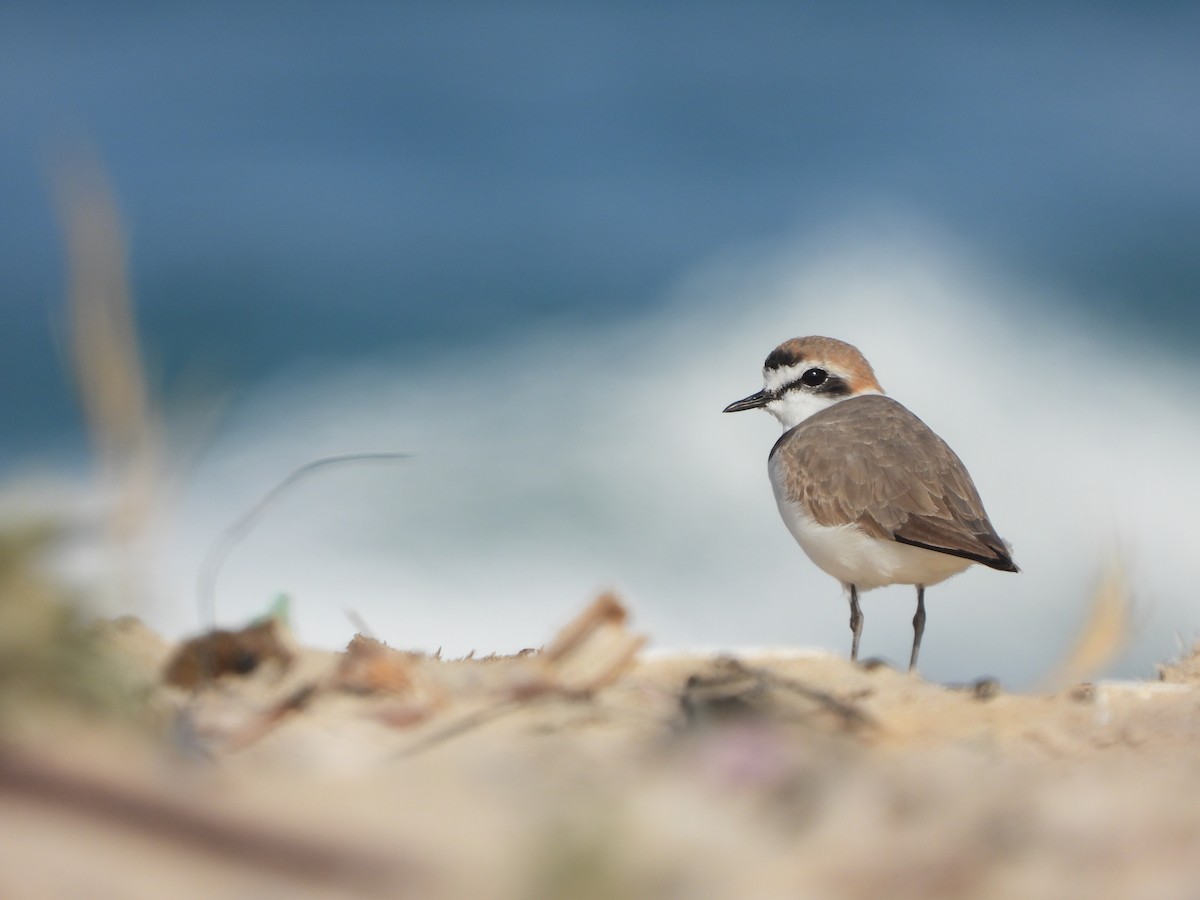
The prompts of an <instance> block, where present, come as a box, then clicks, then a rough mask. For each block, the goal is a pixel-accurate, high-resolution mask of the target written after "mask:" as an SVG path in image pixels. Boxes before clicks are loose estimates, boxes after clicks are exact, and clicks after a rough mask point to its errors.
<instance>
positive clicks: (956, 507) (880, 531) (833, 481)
mask: <svg viewBox="0 0 1200 900" xmlns="http://www.w3.org/2000/svg"><path fill="white" fill-rule="evenodd" d="M763 383H764V386H763V389H762V390H761V391H758V392H757V393H754V394H751V395H750V396H749V397H745V398H743V399H741V400H737V401H735V402H733V403H730V404H729V405H728V406H727V407H725V409H724V412H727V413H731V412H742V411H744V410H748V409H765V410H766V411H767V412H769V413H770V414H771V415H773V416H774V417H775V418H776V419H778V420H779V422H780V424H781V425H783V429H784V430H783V434H782V435H781V436H780V438H779V440H777V441H776V442H775V445H774V446H773V447H772V448H771V453H770V455H769V457H768V463H767V468H768V471H769V473H770V477H771V486H772V488H773V489H774V492H775V500H776V503H777V504H778V506H779V514H780V516H782V518H783V521H784V524H785V525H786V526H787V528H788V530H789V531H790V532H791V533H792V536H793V537H794V538H795V539H796V542H797V543H798V544H799V545H800V547H801V548H802V549H803V550H804V552H805V553H806V554H807V555H808V557H809V558H810V559H811V560H812V561H813V562H814V563H816V565H817V566H818V567H819V568H820V569H822V570H823V571H825V572H826V573H828V574H829V575H832V576H833V577H834V578H836V579H838V581H840V582H841V583H842V586H843V588H844V589H845V591H846V594H847V596H848V598H849V601H850V631H851V633H852V635H853V638H852V642H851V645H850V659H851V661H854V662H857V660H858V645H859V641H860V639H861V638H862V628H863V614H862V609H861V607H860V606H859V601H858V596H859V594H860V593H862V592H865V591H869V590H873V589H875V588H879V587H885V586H887V585H893V584H907V585H914V586H915V587H916V589H917V611H916V614H915V615H914V616H913V620H912V624H913V643H912V653H911V654H910V657H909V670H910V671H912V670H913V669H915V668H916V665H917V657H918V655H919V654H920V652H921V639H922V637H923V636H924V634H925V589H926V588H927V587H930V586H931V585H935V584H938V583H940V582H942V581H945V580H946V579H947V578H950V577H951V576H953V575H957V574H958V573H960V572H962V571H964V570H965V569H967V568H969V567H970V566H971V565H973V564H976V563H978V564H980V565H984V566H988V567H989V568H992V569H997V570H999V571H1001V572H1017V571H1019V569H1018V568H1017V566H1016V564H1015V563H1014V562H1013V558H1012V550H1011V547H1010V545H1009V544H1008V542H1007V541H1005V540H1004V539H1003V538H1001V537H1000V536H999V535H998V534H997V533H996V529H995V528H994V527H992V523H991V521H990V520H989V519H988V515H987V512H986V511H985V510H984V508H983V501H982V500H980V498H979V492H978V491H977V490H976V489H975V484H974V482H973V481H972V480H971V476H970V474H969V473H968V472H967V469H966V466H964V465H963V463H962V460H960V459H959V458H958V456H957V455H956V454H955V452H954V451H953V450H951V449H950V446H949V445H948V444H947V443H946V442H945V441H944V440H942V439H941V438H940V437H938V436H937V434H935V433H934V432H933V430H932V429H931V428H930V427H929V426H928V425H926V424H925V423H924V422H923V421H921V419H919V418H917V416H916V415H914V414H913V413H912V412H910V411H909V410H908V409H907V408H906V407H905V406H904V405H902V404H901V403H899V402H898V401H896V400H893V399H892V398H891V397H889V396H888V395H887V394H886V393H885V392H884V390H883V388H882V387H881V386H880V384H879V381H878V380H877V379H876V377H875V372H874V370H873V369H872V368H871V364H870V363H869V362H867V360H866V357H864V356H863V354H862V353H861V352H859V350H858V348H857V347H854V346H853V345H851V344H848V343H846V342H845V341H840V340H837V339H836V338H830V337H821V336H817V335H814V336H809V337H799V338H793V339H791V340H788V341H784V342H783V343H782V344H780V345H779V346H778V347H776V348H775V349H774V350H772V351H771V352H770V354H769V355H768V356H767V359H766V362H765V363H764V364H763Z"/></svg>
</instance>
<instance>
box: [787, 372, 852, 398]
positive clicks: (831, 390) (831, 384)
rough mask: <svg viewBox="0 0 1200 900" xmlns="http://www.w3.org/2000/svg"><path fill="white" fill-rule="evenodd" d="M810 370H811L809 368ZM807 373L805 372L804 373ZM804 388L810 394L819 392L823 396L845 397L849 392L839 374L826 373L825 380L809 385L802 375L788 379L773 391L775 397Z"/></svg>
mask: <svg viewBox="0 0 1200 900" xmlns="http://www.w3.org/2000/svg"><path fill="white" fill-rule="evenodd" d="M809 371H811V370H809ZM805 374H807V373H805ZM798 390H805V391H808V392H809V393H812V394H820V395H821V396H823V397H845V396H847V395H848V394H849V393H850V385H849V384H847V383H846V380H845V379H844V378H842V376H840V375H833V374H830V373H826V377H825V380H824V381H823V382H821V383H820V384H817V385H809V384H805V382H804V375H801V376H800V377H799V378H796V379H793V380H792V381H789V382H788V383H787V384H785V385H782V386H781V387H780V388H779V389H778V390H776V391H775V396H776V397H781V396H783V395H784V394H786V393H787V392H788V391H798Z"/></svg>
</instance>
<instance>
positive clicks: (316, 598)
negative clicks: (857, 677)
mask: <svg viewBox="0 0 1200 900" xmlns="http://www.w3.org/2000/svg"><path fill="white" fill-rule="evenodd" d="M1067 299H1068V300H1070V299H1072V298H1067ZM1069 308H1070V305H1069V304H1068V303H1064V302H1063V298H1058V297H1049V296H1038V295H1037V294H1036V292H1034V291H1033V290H1031V289H1030V287H1029V286H1028V285H1020V284H1014V283H1011V282H1008V281H1006V280H1005V279H1004V278H1002V277H1000V276H999V275H998V274H997V272H996V270H995V269H994V268H992V267H990V266H988V265H987V264H983V263H978V262H975V261H972V260H971V259H970V258H969V254H967V253H964V252H963V251H962V250H961V248H954V247H952V246H949V245H948V242H947V241H946V240H945V239H944V237H943V236H931V235H929V234H928V233H923V232H922V230H921V229H920V228H919V227H913V226H909V225H906V226H905V227H902V228H893V229H885V230H884V231H883V232H879V231H876V232H875V233H873V234H870V235H864V234H854V233H843V234H840V235H838V236H836V237H834V238H829V239H825V240H820V241H816V240H813V239H812V238H811V237H810V238H806V239H804V240H798V241H797V242H795V243H794V244H791V245H778V246H775V247H771V248H759V249H758V250H751V251H742V252H739V253H736V254H733V253H731V254H729V255H728V256H727V257H726V258H723V259H720V260H716V261H713V262H712V263H710V264H709V265H707V266H704V267H702V268H701V269H699V270H698V271H696V272H694V273H692V274H691V275H690V276H688V277H687V278H686V279H683V280H682V281H681V283H680V284H679V285H678V287H677V289H676V290H675V291H674V292H673V295H672V297H671V298H670V301H669V302H668V303H667V304H666V305H665V309H663V310H661V311H659V312H656V313H655V314H653V315H648V316H646V317H643V318H639V319H636V320H626V321H624V322H622V323H621V324H619V325H615V326H611V327H606V328H603V329H600V330H595V329H588V328H580V329H579V330H577V331H559V332H556V333H540V334H536V335H531V336H530V337H529V338H528V340H525V341H522V342H520V343H518V344H516V345H506V346H495V347H488V346H476V347H471V348H464V350H463V352H461V353H456V354H453V355H452V356H448V357H447V358H446V359H445V361H444V362H438V361H434V362H433V363H431V364H429V365H428V366H409V365H406V363H405V360H403V359H397V360H395V361H394V362H393V363H381V362H372V363H368V364H363V365H361V366H359V367H356V368H348V369H342V370H338V371H323V372H313V373H308V374H305V375H298V374H295V373H293V375H292V377H289V378H288V379H287V380H280V381H278V382H276V383H274V384H271V385H266V386H262V387H260V388H259V389H257V390H256V391H255V392H254V393H253V394H252V395H250V396H249V397H247V398H246V399H245V401H244V402H242V403H241V404H240V405H239V407H238V409H237V410H236V411H235V414H234V415H233V416H232V417H231V419H230V420H229V422H228V423H227V427H226V429H225V430H224V432H223V433H222V434H221V435H220V436H219V439H218V440H217V442H216V443H215V445H214V446H213V447H212V449H211V452H210V453H209V454H208V456H207V457H206V460H205V462H204V463H203V465H202V466H201V467H200V468H199V469H198V470H197V471H196V472H195V474H194V478H193V479H192V480H191V482H190V483H189V484H188V486H187V491H186V493H185V495H184V498H183V501H182V503H181V504H180V507H179V509H178V510H177V512H176V514H175V515H174V518H173V521H174V522H175V526H174V528H173V530H172V531H170V532H169V533H167V534H166V535H164V538H163V545H164V546H165V547H166V553H165V556H164V557H163V559H162V564H161V566H160V567H159V568H160V572H159V575H160V582H161V583H162V585H163V587H164V589H165V594H164V596H166V597H168V598H169V601H167V602H162V603H160V604H158V605H157V606H156V607H154V608H153V609H151V610H148V611H147V617H148V618H149V619H150V621H151V622H152V624H154V625H156V626H158V627H160V628H162V629H164V630H165V631H167V632H168V633H179V632H181V631H184V630H190V629H192V628H193V627H194V626H195V621H196V620H195V612H194V607H193V604H192V603H191V597H192V593H191V592H192V586H193V578H194V573H195V572H196V570H197V569H198V567H199V565H200V561H201V558H202V555H203V553H204V551H205V549H206V548H207V546H208V545H209V544H210V543H211V541H212V540H213V539H214V537H215V536H216V534H217V533H218V532H219V531H220V529H221V527H222V526H223V525H225V524H226V523H228V522H229V521H230V520H231V519H233V518H234V517H235V516H236V515H237V514H238V513H239V512H240V511H241V510H242V509H243V508H245V507H246V506H247V505H248V504H249V503H250V502H252V501H253V500H254V499H255V498H256V497H257V496H259V495H260V494H262V493H263V492H264V491H266V490H267V489H268V488H269V487H271V485H273V484H274V483H275V482H277V481H278V480H279V479H280V478H282V477H283V476H284V475H285V474H287V473H288V472H289V471H290V470H291V469H292V468H294V467H295V466H297V465H299V464H300V463H302V462H305V461H307V460H310V459H312V458H314V457H318V456H321V455H324V454H331V453H338V452H343V451H347V450H356V449H358V450H368V449H369V450H383V449H396V450H408V451H411V452H413V453H414V454H416V458H415V459H413V460H412V461H410V462H407V463H403V464H397V465H380V466H374V467H356V468H349V469H346V470H344V471H339V472H332V473H329V474H327V475H325V476H324V477H323V478H322V479H320V480H319V481H314V482H312V483H309V484H307V485H305V486H302V487H300V488H299V489H298V490H297V491H296V492H295V493H294V494H293V495H291V496H289V497H288V498H286V499H285V500H283V501H282V502H281V503H280V504H279V506H278V507H277V508H276V509H274V510H273V511H272V512H271V513H270V514H269V515H268V517H267V518H266V519H265V520H264V521H263V523H262V524H261V526H260V527H259V529H258V530H257V531H256V532H255V533H253V534H252V535H251V536H250V537H249V538H248V539H247V540H246V541H245V542H244V543H243V544H242V545H241V546H239V547H238V548H237V549H236V550H235V551H234V553H233V555H232V557H231V558H230V560H229V563H228V565H227V567H226V569H225V570H224V572H223V573H222V576H221V581H220V586H219V603H220V614H221V619H222V621H224V622H237V621H239V620H242V619H244V618H246V617H247V616H249V615H252V614H254V613H256V612H258V611H261V610H262V609H263V608H264V607H265V606H266V604H267V603H268V601H269V599H270V597H271V596H272V595H273V594H275V593H276V592H278V591H281V590H282V591H287V592H288V593H290V594H292V595H293V597H294V606H293V609H294V614H295V618H296V620H297V625H298V630H299V632H300V637H301V638H302V639H303V640H306V641H310V642H314V643H317V644H322V645H328V646H335V645H338V644H340V643H342V642H344V641H345V640H346V639H347V638H348V637H349V636H350V634H351V633H352V631H353V627H352V626H351V625H350V623H349V622H348V620H347V619H346V617H345V614H344V611H345V610H347V609H353V610H354V611H356V612H357V613H358V614H359V615H360V616H361V617H362V618H363V619H365V620H366V621H367V622H368V623H369V624H370V626H371V628H372V629H373V630H374V631H375V633H376V634H377V635H378V636H380V637H382V638H385V639H387V640H388V641H389V642H391V643H393V644H396V645H399V646H406V647H417V648H424V649H427V650H433V649H435V648H437V647H442V648H444V650H445V651H446V652H448V653H460V652H465V651H467V650H469V649H477V650H480V651H511V650H516V649H519V648H521V647H525V646H529V645H531V644H537V643H540V642H541V641H543V640H545V639H546V637H547V636H548V635H549V634H550V633H551V632H552V631H553V628H554V627H555V625H556V624H557V623H559V622H561V621H563V620H565V619H566V618H567V617H569V616H570V615H571V614H573V613H574V612H575V611H576V610H577V609H578V608H579V607H580V606H581V605H582V604H583V603H584V602H585V601H586V600H588V599H589V598H590V597H591V596H592V595H593V594H594V593H595V592H596V591H598V590H600V589H602V588H605V587H614V588H616V589H618V590H619V591H620V592H621V593H622V594H623V595H624V596H625V597H626V598H627V599H628V600H629V602H630V603H631V605H632V607H633V609H634V613H635V625H636V627H638V628H640V629H644V630H646V631H648V632H649V633H650V634H651V635H652V637H653V639H654V641H655V643H656V644H657V645H659V646H668V647H672V646H674V647H687V646H692V645H705V646H726V647H734V646H737V645H745V644H750V645H805V646H821V647H829V648H832V649H835V650H837V651H839V652H845V650H846V648H847V647H848V645H849V629H848V626H847V617H848V612H847V609H846V607H845V605H844V601H843V599H842V597H841V592H840V588H839V586H838V585H837V584H836V583H835V582H834V581H833V579H831V578H829V577H828V576H827V575H825V574H823V573H822V572H820V571H819V570H817V569H816V567H815V566H813V565H812V564H811V563H810V562H809V561H808V560H807V559H806V558H805V557H804V555H803V553H802V552H801V551H800V550H799V548H798V547H796V545H795V544H794V542H793V541H792V539H791V537H790V536H789V535H788V534H787V531H786V529H785V528H784V527H783V525H782V523H781V522H780V521H779V519H778V515H777V513H776V511H775V504H774V501H773V500H772V497H771V488H770V485H769V483H768V480H767V475H766V454H767V451H768V449H769V447H770V446H771V443H772V442H773V440H774V439H775V437H776V436H777V433H778V426H777V425H776V424H775V422H774V420H772V419H771V418H770V417H768V416H766V415H756V414H753V413H745V414H740V415H738V416H724V415H721V412H720V411H721V409H722V408H723V407H724V406H725V405H726V404H727V403H729V402H730V401H732V400H735V399H738V398H739V397H742V396H745V395H746V394H748V393H751V392H753V391H754V390H756V389H757V388H758V387H759V386H760V375H759V369H760V366H761V364H762V360H763V358H764V357H765V355H766V353H767V352H768V351H769V350H770V349H771V348H772V347H773V346H774V345H775V344H776V343H778V342H779V341H781V340H783V339H785V338H788V337H792V336H796V335H801V334H829V335H833V336H837V337H840V338H843V339H846V340H848V341H851V342H852V343H854V344H856V345H858V346H859V347H860V348H861V349H862V350H863V352H864V353H865V354H866V355H867V357H868V358H869V359H870V360H871V362H872V363H873V364H874V367H875V370H876V372H877V374H878V376H879V378H880V380H881V382H882V383H883V385H884V387H885V388H886V389H887V390H888V391H889V393H891V394H892V395H894V396H895V397H897V398H898V399H900V400H902V401H903V402H904V403H905V404H907V405H908V406H909V407H910V408H911V409H913V411H915V412H916V413H917V414H918V415H920V416H921V417H922V418H923V419H925V420H926V422H928V423H929V424H930V425H931V426H932V427H933V428H934V429H935V430H936V431H938V432H939V433H940V434H941V435H942V436H943V437H945V438H946V439H947V440H948V441H949V443H950V444H951V445H952V446H954V447H955V448H956V450H957V451H958V452H959V455H960V456H961V457H962V458H963V460H964V461H965V462H966V464H967V466H968V467H969V469H970V470H971V472H972V474H973V475H974V477H975V480H976V483H977V485H978V486H979V488H980V491H981V493H982V495H983V497H984V500H985V502H986V504H987V507H988V511H989V513H990V514H991V517H992V520H993V522H994V523H995V525H996V526H997V528H998V529H999V530H1000V532H1001V534H1003V535H1004V536H1005V537H1006V538H1007V539H1008V540H1010V541H1011V542H1012V544H1013V548H1014V554H1015V557H1016V559H1017V561H1018V563H1019V564H1020V565H1021V566H1022V569H1023V571H1022V573H1021V574H1020V575H1010V574H1004V573H998V572H993V571H990V570H986V569H981V568H979V567H975V568H973V569H972V570H970V571H968V572H967V573H965V574H963V575H961V576H959V577H957V578H954V579H952V580H951V581H949V582H947V583H945V584H943V585H939V586H938V587H936V588H933V589H931V590H930V592H929V602H928V608H929V624H928V627H927V630H926V636H925V643H924V647H923V650H922V669H923V671H924V672H925V673H926V674H927V675H928V676H929V677H932V678H940V679H967V678H973V677H976V676H978V675H981V674H984V673H987V674H994V675H997V676H1000V677H1001V678H1003V679H1004V680H1006V681H1008V682H1011V683H1014V684H1018V685H1020V684H1028V683H1030V682H1031V681H1033V680H1035V679H1036V678H1037V677H1038V676H1039V675H1041V674H1042V673H1044V672H1046V671H1047V670H1049V669H1050V668H1052V666H1053V664H1054V662H1055V660H1056V659H1057V658H1058V657H1059V656H1060V655H1061V654H1062V653H1063V652H1064V650H1065V648H1066V647H1067V646H1068V645H1069V643H1070V642H1071V640H1072V638H1073V635H1074V634H1075V632H1076V630H1077V628H1078V625H1079V623H1080V621H1081V619H1082V617H1083V615H1084V608H1085V603H1086V599H1087V595H1088V591H1089V587H1090V585H1091V582H1092V580H1093V578H1094V577H1095V576H1096V574H1097V572H1098V569H1099V567H1100V565H1101V563H1102V561H1103V560H1104V559H1105V558H1106V557H1107V556H1108V555H1110V554H1111V553H1112V552H1113V551H1114V548H1119V549H1120V551H1121V552H1122V553H1123V554H1125V555H1126V557H1127V559H1128V562H1129V563H1130V564H1131V566H1132V570H1131V571H1132V579H1133V584H1134V586H1135V590H1136V594H1137V598H1138V601H1139V607H1138V615H1137V622H1136V628H1137V630H1136V633H1135V636H1134V644H1133V646H1132V647H1131V649H1130V650H1129V652H1128V653H1127V654H1126V656H1125V657H1124V659H1123V660H1122V662H1121V664H1120V665H1119V666H1118V667H1117V669H1116V671H1117V673H1119V674H1149V673H1150V671H1151V666H1152V663H1153V662H1154V661H1155V660H1159V659H1162V658H1164V657H1166V656H1168V655H1170V654H1172V653H1173V652H1175V651H1176V649H1177V646H1178V636H1182V637H1184V638H1190V637H1191V636H1192V635H1194V634H1195V633H1196V632H1197V631H1198V630H1200V603H1197V601H1196V600H1195V596H1196V588H1195V580H1194V575H1193V573H1194V571H1195V564H1194V555H1195V545H1196V543H1197V538H1198V537H1200V528H1198V527H1197V526H1196V525H1195V524H1194V523H1195V518H1194V516H1195V511H1196V510H1197V509H1200V480H1198V479H1197V478H1196V476H1195V471H1196V463H1195V456H1196V450H1195V448H1196V447H1197V446H1200V416H1198V415H1197V409H1198V407H1197V405H1196V403H1195V400H1194V398H1195V396H1196V390H1197V387H1200V377H1198V374H1197V371H1196V370H1194V369H1188V368H1186V367H1184V366H1183V365H1181V364H1179V363H1177V362H1173V361H1172V360H1170V359H1168V358H1166V357H1165V356H1163V355H1162V354H1161V353H1159V352H1157V351H1156V349H1155V348H1154V347H1153V346H1152V345H1149V344H1143V343H1138V342H1137V341H1136V340H1134V339H1131V338H1129V337H1127V336H1119V335H1114V334H1106V333H1104V332H1103V331H1101V330H1099V329H1096V328H1093V327H1091V326H1089V324H1088V323H1087V322H1086V321H1085V320H1084V319H1083V318H1082V317H1080V316H1075V315H1072V314H1070V313H1069V312H1065V311H1064V310H1067V309H1069ZM913 606H914V599H913V595H912V591H911V589H910V588H905V587H892V588H885V589H882V590H879V591H876V592H872V593H870V594H868V595H866V597H865V599H864V603H863V608H864V612H865V614H866V630H865V634H864V639H863V652H864V655H867V656H870V655H876V654H878V655H884V656H887V657H890V658H892V659H903V658H905V657H906V654H907V651H908V643H909V639H910V632H909V627H910V626H909V620H910V619H911V616H912V611H913Z"/></svg>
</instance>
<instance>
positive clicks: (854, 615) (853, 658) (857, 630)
mask: <svg viewBox="0 0 1200 900" xmlns="http://www.w3.org/2000/svg"><path fill="white" fill-rule="evenodd" d="M862 626H863V614H862V610H861V609H859V608H858V588H856V587H855V586H854V585H850V630H851V631H852V632H853V633H854V641H853V643H851V644H850V662H858V639H859V638H860V637H862Z"/></svg>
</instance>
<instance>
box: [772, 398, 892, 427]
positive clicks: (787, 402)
mask: <svg viewBox="0 0 1200 900" xmlns="http://www.w3.org/2000/svg"><path fill="white" fill-rule="evenodd" d="M870 393H876V392H875V391H871V392H870ZM851 396H857V395H854V394H852V395H851ZM849 399H850V398H849V397H822V396H820V395H819V394H813V393H810V392H808V391H799V390H792V391H788V392H787V393H785V394H784V395H783V396H782V397H780V398H779V399H778V400H772V401H771V402H770V403H768V404H767V406H766V410H767V412H769V413H770V414H771V415H773V416H774V417H775V418H776V419H778V420H779V424H780V425H782V426H783V430H784V431H787V430H789V429H791V428H795V427H796V426H797V425H799V424H800V423H801V422H803V421H804V420H805V419H807V418H808V417H809V416H811V415H812V414H813V413H819V412H820V411H821V410H823V409H827V408H828V407H830V406H833V405H834V404H835V403H840V402H841V401H842V400H849Z"/></svg>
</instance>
